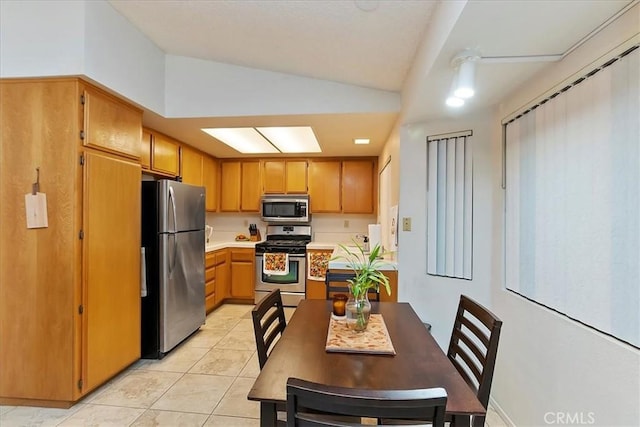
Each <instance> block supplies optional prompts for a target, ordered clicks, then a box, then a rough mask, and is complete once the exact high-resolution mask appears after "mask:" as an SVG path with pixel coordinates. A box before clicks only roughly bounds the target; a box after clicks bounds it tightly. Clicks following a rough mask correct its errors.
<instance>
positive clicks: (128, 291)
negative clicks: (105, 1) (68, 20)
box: [0, 78, 142, 406]
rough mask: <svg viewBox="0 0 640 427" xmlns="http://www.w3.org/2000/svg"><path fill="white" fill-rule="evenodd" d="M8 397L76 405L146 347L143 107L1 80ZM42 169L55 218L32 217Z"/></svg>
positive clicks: (3, 360) (2, 339)
mask: <svg viewBox="0 0 640 427" xmlns="http://www.w3.org/2000/svg"><path fill="white" fill-rule="evenodd" d="M0 123H1V126H0V218H1V222H0V349H1V351H0V403H3V404H32V405H46V406H68V405H69V404H71V403H72V402H75V401H77V400H78V399H80V398H81V397H82V396H84V395H86V394H87V393H88V392H90V391H91V390H93V389H95V388H96V387H98V386H99V385H101V384H103V383H104V382H106V381H107V380H108V379H110V378H111V377H113V376H114V375H116V374H117V373H118V372H120V371H121V370H123V369H124V368H126V367H127V366H128V365H130V364H131V363H132V362H134V361H135V360H137V359H138V358H139V357H140V286H139V283H140V180H141V173H140V159H139V156H140V153H139V151H140V139H141V135H142V112H141V111H139V110H138V109H136V108H134V107H132V106H130V105H128V104H126V103H124V102H122V101H120V100H119V99H116V98H114V97H112V96H111V95H109V94H107V93H105V92H103V91H101V90H99V89H97V88H95V87H93V86H90V85H89V84H87V83H85V82H84V81H82V80H80V79H75V78H60V79H5V80H0ZM36 168H39V182H40V192H42V193H44V194H46V201H47V214H48V227H46V228H31V229H28V228H27V225H26V213H25V194H27V193H30V192H31V188H32V187H31V184H32V183H33V182H35V181H36V178H37V173H36Z"/></svg>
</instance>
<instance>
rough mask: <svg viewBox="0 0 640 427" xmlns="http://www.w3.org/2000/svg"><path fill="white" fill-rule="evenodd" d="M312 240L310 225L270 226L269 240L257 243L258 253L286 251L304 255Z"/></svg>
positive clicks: (268, 228)
mask: <svg viewBox="0 0 640 427" xmlns="http://www.w3.org/2000/svg"><path fill="white" fill-rule="evenodd" d="M310 241H311V227H310V226H300V225H296V226H292V225H284V226H269V227H267V240H265V241H264V242H260V243H258V244H256V254H263V253H266V252H284V253H288V254H296V255H300V254H302V255H304V254H306V252H307V243H309V242H310Z"/></svg>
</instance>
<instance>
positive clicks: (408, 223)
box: [402, 218, 411, 231]
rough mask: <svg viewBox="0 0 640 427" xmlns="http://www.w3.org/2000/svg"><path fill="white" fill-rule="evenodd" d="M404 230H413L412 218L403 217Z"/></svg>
mask: <svg viewBox="0 0 640 427" xmlns="http://www.w3.org/2000/svg"><path fill="white" fill-rule="evenodd" d="M402 231H411V218H402Z"/></svg>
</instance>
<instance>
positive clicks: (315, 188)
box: [309, 160, 341, 213]
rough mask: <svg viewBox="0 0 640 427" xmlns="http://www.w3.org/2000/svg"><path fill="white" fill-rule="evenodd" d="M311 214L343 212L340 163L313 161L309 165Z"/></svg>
mask: <svg viewBox="0 0 640 427" xmlns="http://www.w3.org/2000/svg"><path fill="white" fill-rule="evenodd" d="M309 198H310V202H309V203H310V205H311V212H312V213H313V212H336V213H339V212H341V204H340V161H339V160H335V161H312V162H311V163H310V164H309Z"/></svg>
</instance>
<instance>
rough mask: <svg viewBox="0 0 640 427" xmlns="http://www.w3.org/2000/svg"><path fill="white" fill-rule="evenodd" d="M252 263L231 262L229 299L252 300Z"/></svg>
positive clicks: (253, 272)
mask: <svg viewBox="0 0 640 427" xmlns="http://www.w3.org/2000/svg"><path fill="white" fill-rule="evenodd" d="M253 265H254V263H251V262H244V261H231V297H232V298H243V299H253V294H254V286H253V283H254V281H253V276H254V275H255V271H254V270H255V269H254V267H253Z"/></svg>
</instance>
